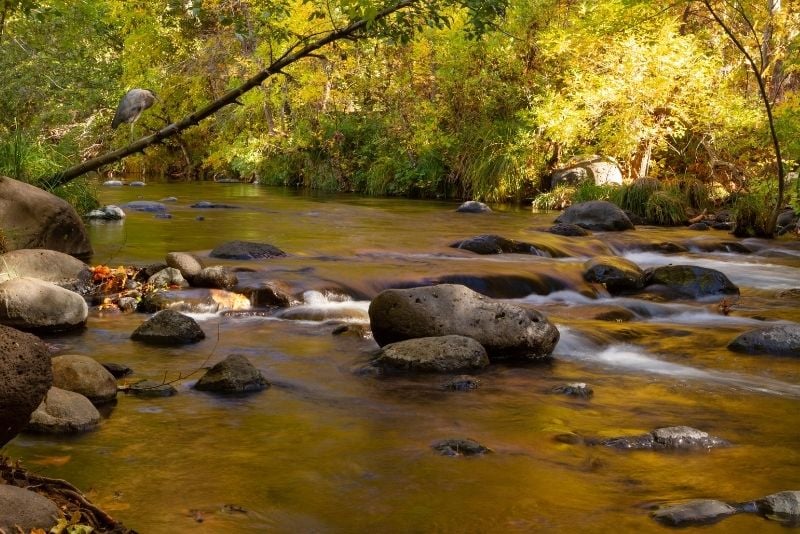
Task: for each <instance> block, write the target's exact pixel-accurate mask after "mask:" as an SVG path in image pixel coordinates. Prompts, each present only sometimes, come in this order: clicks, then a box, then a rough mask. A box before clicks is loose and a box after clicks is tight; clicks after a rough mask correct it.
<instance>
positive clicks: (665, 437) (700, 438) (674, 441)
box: [600, 426, 730, 450]
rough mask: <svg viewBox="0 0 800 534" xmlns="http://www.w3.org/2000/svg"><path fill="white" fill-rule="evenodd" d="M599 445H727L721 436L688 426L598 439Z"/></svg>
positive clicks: (653, 447) (713, 446)
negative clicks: (637, 434)
mask: <svg viewBox="0 0 800 534" xmlns="http://www.w3.org/2000/svg"><path fill="white" fill-rule="evenodd" d="M600 444H601V445H605V446H607V447H613V448H615V449H653V450H663V449H688V450H691V449H711V448H717V447H728V446H730V443H729V442H727V441H725V440H724V439H722V438H718V437H716V436H711V435H709V434H708V433H707V432H703V431H702V430H697V429H696V428H692V427H688V426H671V427H665V428H657V429H655V430H653V431H652V432H650V433H649V434H642V435H639V436H623V437H619V438H611V439H606V440H602V441H600Z"/></svg>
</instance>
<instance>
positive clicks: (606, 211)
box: [555, 200, 634, 232]
mask: <svg viewBox="0 0 800 534" xmlns="http://www.w3.org/2000/svg"><path fill="white" fill-rule="evenodd" d="M555 222H556V223H562V224H575V225H577V226H580V227H581V228H585V229H587V230H592V231H597V232H604V231H608V232H619V231H623V230H633V229H634V227H633V223H632V222H631V220H630V219H629V218H628V216H627V215H625V212H624V211H622V210H621V209H619V208H618V207H617V206H616V205H614V204H612V203H611V202H607V201H605V200H590V201H589V202H581V203H580V204H573V205H572V206H570V207H568V208H567V209H565V210H564V211H563V212H562V213H561V215H559V216H558V218H557V219H556V220H555Z"/></svg>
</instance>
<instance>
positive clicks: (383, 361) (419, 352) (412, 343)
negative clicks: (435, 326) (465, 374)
mask: <svg viewBox="0 0 800 534" xmlns="http://www.w3.org/2000/svg"><path fill="white" fill-rule="evenodd" d="M372 364H373V365H375V366H378V367H381V368H384V369H392V370H395V371H419V372H433V373H451V372H460V371H472V370H475V369H482V368H484V367H486V366H487V365H489V357H488V356H487V355H486V349H484V348H483V346H482V345H481V344H480V343H478V342H477V341H475V340H474V339H472V338H469V337H465V336H439V337H420V338H416V339H406V340H404V341H398V342H396V343H390V344H388V345H386V346H384V347H383V348H382V349H381V350H380V351H379V352H378V354H377V356H376V357H375V359H373V360H372Z"/></svg>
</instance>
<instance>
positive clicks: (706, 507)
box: [652, 499, 738, 527]
mask: <svg viewBox="0 0 800 534" xmlns="http://www.w3.org/2000/svg"><path fill="white" fill-rule="evenodd" d="M737 512H738V510H737V509H736V508H734V507H733V506H731V505H730V504H728V503H725V502H722V501H715V500H711V499H698V500H693V501H688V502H685V503H681V504H674V505H670V506H665V507H663V508H659V509H658V510H656V511H655V512H653V514H652V517H653V519H655V520H656V521H658V522H659V523H663V524H665V525H669V526H671V527H688V526H692V525H710V524H712V523H716V522H718V521H721V520H723V519H725V518H726V517H730V516H732V515H734V514H736V513H737Z"/></svg>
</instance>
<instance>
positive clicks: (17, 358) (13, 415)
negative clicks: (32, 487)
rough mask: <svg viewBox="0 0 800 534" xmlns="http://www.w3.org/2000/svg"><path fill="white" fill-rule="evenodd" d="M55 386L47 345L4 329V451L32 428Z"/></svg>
mask: <svg viewBox="0 0 800 534" xmlns="http://www.w3.org/2000/svg"><path fill="white" fill-rule="evenodd" d="M52 385H53V367H52V365H51V364H50V351H49V349H48V348H47V345H45V344H44V342H43V341H42V340H41V339H39V338H38V337H36V336H34V335H32V334H26V333H25V332H20V331H19V330H16V329H14V328H10V327H8V326H2V325H0V448H2V447H3V446H4V445H5V444H6V443H8V442H9V441H10V440H11V439H12V438H13V437H14V436H16V435H17V433H19V431H21V430H22V429H23V428H24V427H25V425H26V424H28V421H29V420H30V418H31V413H33V411H34V410H36V408H37V407H38V406H39V405H40V404H41V403H42V400H43V399H44V397H45V395H47V391H48V390H49V389H50V386H52ZM0 487H2V486H0ZM2 509H3V507H2V506H0V510H2Z"/></svg>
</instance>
